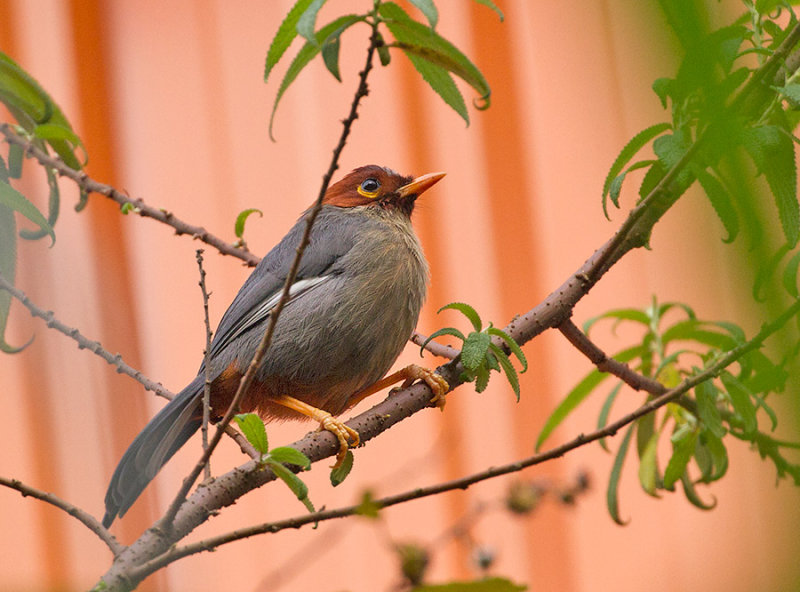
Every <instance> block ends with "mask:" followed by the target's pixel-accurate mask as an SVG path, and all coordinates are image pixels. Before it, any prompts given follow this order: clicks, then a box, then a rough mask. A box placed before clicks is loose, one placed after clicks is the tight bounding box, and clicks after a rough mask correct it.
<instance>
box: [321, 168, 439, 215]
mask: <svg viewBox="0 0 800 592" xmlns="http://www.w3.org/2000/svg"><path fill="white" fill-rule="evenodd" d="M444 175H445V174H444V173H430V174H427V175H422V176H421V177H416V178H413V177H405V176H403V175H400V174H398V173H395V172H394V171H393V170H391V169H387V168H386V167H381V166H377V165H374V164H371V165H367V166H363V167H359V168H357V169H355V170H354V171H352V172H350V173H348V174H347V175H345V176H344V178H342V180H341V181H338V182H336V183H334V184H333V185H331V186H330V187H329V188H328V191H327V192H326V193H325V198H324V200H323V202H322V203H323V204H325V205H331V206H337V207H340V208H354V207H356V206H372V207H376V208H383V209H387V210H397V211H400V212H402V213H404V214H405V215H406V216H410V215H411V212H412V211H413V210H414V202H415V201H416V199H417V198H418V197H419V196H420V195H422V193H423V192H424V191H426V190H427V189H429V188H430V187H432V186H433V185H434V184H435V183H436V182H438V181H439V179H441V178H442V177H444Z"/></svg>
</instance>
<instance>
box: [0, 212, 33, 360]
mask: <svg viewBox="0 0 800 592" xmlns="http://www.w3.org/2000/svg"><path fill="white" fill-rule="evenodd" d="M16 257H17V226H16V221H15V220H14V211H13V210H12V209H11V208H7V207H6V206H4V205H3V204H0V275H2V276H3V279H5V280H6V281H7V282H8V283H9V284H13V283H14V278H15V275H16V270H17V259H16ZM10 307H11V294H9V293H8V292H6V291H5V290H0V351H2V352H4V353H7V354H14V353H17V352H20V351H22V350H23V349H25V347H27V345H28V344H29V343H30V341H28V343H27V344H25V345H22V346H19V347H14V346H12V345H10V344H9V343H8V342H6V325H7V323H8V312H9V309H10ZM31 339H32V338H31Z"/></svg>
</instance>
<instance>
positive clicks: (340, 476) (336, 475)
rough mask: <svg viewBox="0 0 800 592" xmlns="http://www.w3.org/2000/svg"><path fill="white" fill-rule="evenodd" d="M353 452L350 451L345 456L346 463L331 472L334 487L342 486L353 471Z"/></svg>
mask: <svg viewBox="0 0 800 592" xmlns="http://www.w3.org/2000/svg"><path fill="white" fill-rule="evenodd" d="M354 460H355V459H354V457H353V452H352V451H351V450H348V451H347V453H346V454H345V456H344V461H343V462H342V464H341V465H339V466H338V467H336V468H335V469H333V470H331V476H330V478H331V485H333V486H334V487H336V486H338V485H341V484H342V482H343V481H344V480H345V479H346V478H347V476H348V475H349V474H350V471H352V470H353V462H354Z"/></svg>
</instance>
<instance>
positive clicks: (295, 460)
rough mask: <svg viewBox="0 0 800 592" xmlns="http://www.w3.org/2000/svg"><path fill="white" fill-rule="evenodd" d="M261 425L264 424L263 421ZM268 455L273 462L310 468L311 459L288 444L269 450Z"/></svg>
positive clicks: (305, 468)
mask: <svg viewBox="0 0 800 592" xmlns="http://www.w3.org/2000/svg"><path fill="white" fill-rule="evenodd" d="M261 425H264V424H263V423H262V424H261ZM269 457H270V458H271V459H272V460H274V461H275V462H279V463H282V464H286V465H295V466H297V467H300V468H302V469H304V470H308V469H310V468H311V460H310V459H309V458H308V457H307V456H306V455H305V454H303V453H302V452H300V451H299V450H297V449H295V448H290V447H289V446H279V447H278V448H273V449H272V450H270V451H269Z"/></svg>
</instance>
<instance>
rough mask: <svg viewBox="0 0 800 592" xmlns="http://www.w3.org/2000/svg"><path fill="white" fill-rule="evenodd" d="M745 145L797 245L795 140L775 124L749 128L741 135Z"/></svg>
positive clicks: (788, 239)
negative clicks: (765, 181)
mask: <svg viewBox="0 0 800 592" xmlns="http://www.w3.org/2000/svg"><path fill="white" fill-rule="evenodd" d="M741 139H742V144H743V145H744V147H745V149H746V150H747V152H748V153H749V154H750V156H751V157H752V159H753V162H754V163H755V165H756V168H757V169H758V171H759V172H760V173H762V174H763V175H764V177H765V178H766V180H767V184H768V185H769V188H770V189H771V190H772V195H773V197H774V198H775V205H776V206H777V207H778V217H779V218H780V221H781V226H782V227H783V233H784V235H785V236H786V242H787V243H789V245H790V246H792V247H794V246H795V245H796V244H797V240H798V237H800V204H798V203H797V167H796V165H795V159H794V142H792V140H791V138H790V137H789V136H788V135H787V134H786V133H784V132H783V130H782V129H781V128H779V127H778V126H774V125H764V126H759V127H753V128H747V129H746V130H744V131H743V132H742V134H741Z"/></svg>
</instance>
